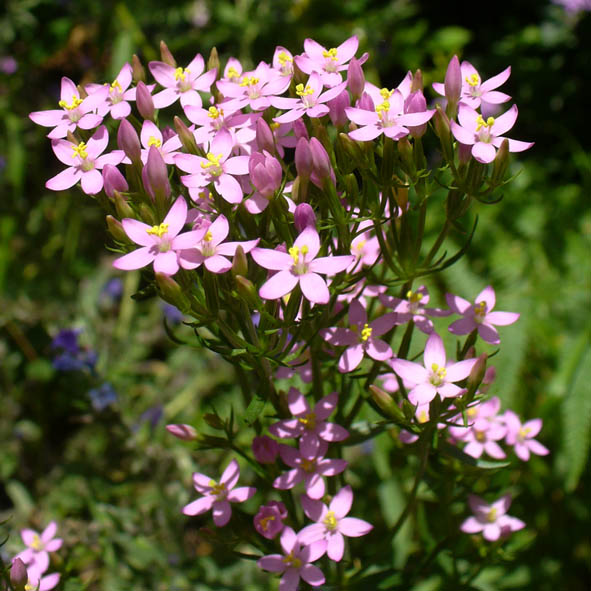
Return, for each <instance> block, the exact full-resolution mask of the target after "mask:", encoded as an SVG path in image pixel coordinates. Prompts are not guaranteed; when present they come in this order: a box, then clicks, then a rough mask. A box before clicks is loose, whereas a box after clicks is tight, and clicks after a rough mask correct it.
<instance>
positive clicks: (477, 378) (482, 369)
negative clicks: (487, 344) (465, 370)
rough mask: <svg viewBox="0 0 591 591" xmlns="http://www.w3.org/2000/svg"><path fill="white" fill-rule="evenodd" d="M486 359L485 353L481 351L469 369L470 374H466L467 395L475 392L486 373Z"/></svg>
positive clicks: (472, 394)
mask: <svg viewBox="0 0 591 591" xmlns="http://www.w3.org/2000/svg"><path fill="white" fill-rule="evenodd" d="M487 359H488V356H487V354H486V353H483V354H482V355H480V357H478V359H477V360H476V363H475V364H474V365H473V366H472V370H471V371H470V375H469V376H468V383H467V388H468V395H469V396H474V393H475V392H476V390H478V386H480V383H481V382H482V380H483V379H484V376H485V374H486V361H487Z"/></svg>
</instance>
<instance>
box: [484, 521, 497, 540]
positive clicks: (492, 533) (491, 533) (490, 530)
mask: <svg viewBox="0 0 591 591" xmlns="http://www.w3.org/2000/svg"><path fill="white" fill-rule="evenodd" d="M482 535H483V536H484V539H485V540H488V541H489V542H494V541H495V540H498V539H499V537H500V536H501V528H500V527H499V526H498V525H497V524H496V523H487V524H486V525H485V526H484V529H483V531H482Z"/></svg>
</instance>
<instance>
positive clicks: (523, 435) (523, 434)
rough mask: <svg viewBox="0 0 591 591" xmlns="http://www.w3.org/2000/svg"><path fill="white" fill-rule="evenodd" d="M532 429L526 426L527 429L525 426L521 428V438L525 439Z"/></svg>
mask: <svg viewBox="0 0 591 591" xmlns="http://www.w3.org/2000/svg"><path fill="white" fill-rule="evenodd" d="M530 431H531V428H530V427H526V428H525V429H523V428H521V429H519V438H520V439H525V438H526V437H527V436H528V434H529V432H530Z"/></svg>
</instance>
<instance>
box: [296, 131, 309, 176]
mask: <svg viewBox="0 0 591 591" xmlns="http://www.w3.org/2000/svg"><path fill="white" fill-rule="evenodd" d="M294 159H295V165H296V170H297V172H298V176H299V177H301V178H303V179H308V178H310V174H311V173H312V151H311V150H310V144H309V142H308V140H307V139H306V138H303V137H300V139H299V140H298V143H297V144H296V147H295V156H294Z"/></svg>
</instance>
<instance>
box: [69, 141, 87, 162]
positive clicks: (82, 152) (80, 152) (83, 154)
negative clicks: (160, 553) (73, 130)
mask: <svg viewBox="0 0 591 591" xmlns="http://www.w3.org/2000/svg"><path fill="white" fill-rule="evenodd" d="M72 151H73V152H74V153H73V154H72V158H76V156H80V158H82V160H84V159H85V158H88V152H87V151H86V144H85V143H84V142H80V143H79V144H78V145H77V146H72Z"/></svg>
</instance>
